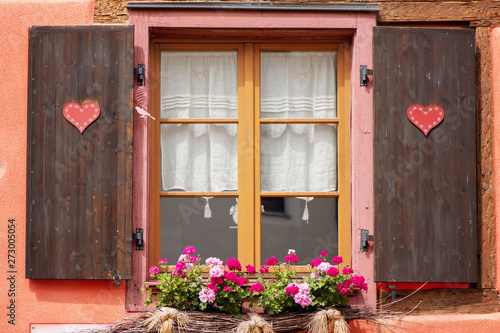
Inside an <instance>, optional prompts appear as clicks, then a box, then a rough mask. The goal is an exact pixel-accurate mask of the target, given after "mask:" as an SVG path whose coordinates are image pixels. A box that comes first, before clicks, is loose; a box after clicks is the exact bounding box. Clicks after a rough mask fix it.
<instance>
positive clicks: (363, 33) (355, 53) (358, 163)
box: [126, 8, 377, 311]
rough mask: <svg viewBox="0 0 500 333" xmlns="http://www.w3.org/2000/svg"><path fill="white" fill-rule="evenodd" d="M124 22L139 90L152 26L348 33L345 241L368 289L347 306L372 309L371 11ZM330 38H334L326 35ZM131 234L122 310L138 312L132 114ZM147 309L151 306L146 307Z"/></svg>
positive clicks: (139, 181) (144, 212)
mask: <svg viewBox="0 0 500 333" xmlns="http://www.w3.org/2000/svg"><path fill="white" fill-rule="evenodd" d="M129 15H130V16H129V17H130V21H129V24H131V25H134V26H135V48H134V52H135V66H137V64H139V63H141V64H145V65H146V81H145V86H146V88H148V85H149V77H148V76H149V69H150V68H151V66H150V61H149V59H150V57H149V50H150V45H149V40H150V35H149V34H150V30H151V29H152V28H172V29H217V28H220V29H225V30H228V31H230V30H233V31H237V30H242V29H245V30H247V29H266V32H267V33H269V31H271V32H272V31H273V29H274V30H275V31H278V29H280V30H283V29H302V30H305V31H308V32H310V35H311V36H313V35H314V33H315V31H316V32H319V31H321V30H322V31H324V30H325V29H331V30H332V31H333V32H334V31H335V30H337V31H338V32H339V35H341V36H342V37H344V36H345V32H346V31H348V30H349V31H351V32H352V36H351V40H352V42H351V52H352V59H351V66H352V67H351V87H350V92H351V101H350V109H351V112H350V124H351V133H350V137H351V138H350V140H351V142H350V143H351V220H352V221H351V228H352V229H351V237H352V239H351V243H352V266H353V267H354V269H355V270H356V271H357V272H359V274H361V275H363V276H365V278H366V280H367V283H368V286H369V291H368V292H367V293H357V294H356V296H355V297H353V299H352V300H351V304H358V305H370V304H371V305H373V306H375V302H376V289H377V286H376V284H375V283H374V281H373V276H374V272H373V266H374V265H373V248H369V250H368V252H360V251H359V248H360V244H359V240H360V230H361V229H368V230H369V231H370V232H373V201H374V199H373V162H372V156H373V131H372V128H373V105H372V98H373V96H372V87H371V84H369V85H368V87H360V85H359V66H360V65H367V66H368V68H372V28H373V27H374V26H376V13H374V12H345V11H343V12H335V11H318V12H316V11H262V10H244V11H238V10H213V9H206V10H187V9H179V10H153V9H132V8H131V9H129ZM332 37H335V36H334V35H332ZM133 175H134V176H133V186H134V190H133V230H135V229H136V228H142V229H144V238H145V244H146V246H145V250H144V251H136V250H135V249H134V252H133V256H132V257H133V259H132V265H133V266H132V267H133V279H132V280H131V281H127V292H126V310H127V311H144V310H146V307H145V306H144V300H145V297H144V294H143V293H142V292H141V288H142V287H143V286H144V284H145V282H146V279H147V270H148V244H149V223H148V221H149V120H146V119H144V118H139V116H138V115H137V114H136V113H134V171H133ZM150 309H151V308H150Z"/></svg>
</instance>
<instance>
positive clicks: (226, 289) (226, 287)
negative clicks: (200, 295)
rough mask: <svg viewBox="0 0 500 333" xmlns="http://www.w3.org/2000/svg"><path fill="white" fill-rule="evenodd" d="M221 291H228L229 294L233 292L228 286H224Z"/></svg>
mask: <svg viewBox="0 0 500 333" xmlns="http://www.w3.org/2000/svg"><path fill="white" fill-rule="evenodd" d="M223 290H224V291H229V292H232V291H233V289H231V288H229V287H228V286H225V287H224V289H223Z"/></svg>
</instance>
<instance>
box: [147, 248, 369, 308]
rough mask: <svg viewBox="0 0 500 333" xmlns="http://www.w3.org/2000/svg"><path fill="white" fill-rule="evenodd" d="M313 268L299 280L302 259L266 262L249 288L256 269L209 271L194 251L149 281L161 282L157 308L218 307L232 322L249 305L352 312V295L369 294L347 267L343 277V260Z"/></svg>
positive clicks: (225, 266)
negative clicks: (298, 266)
mask: <svg viewBox="0 0 500 333" xmlns="http://www.w3.org/2000/svg"><path fill="white" fill-rule="evenodd" d="M320 257H321V258H315V259H313V260H312V262H311V264H309V265H308V268H309V270H310V271H311V273H310V275H309V276H306V277H298V276H297V274H296V272H295V264H296V263H298V256H297V254H296V253H295V250H289V251H288V254H287V255H286V256H285V258H284V260H283V262H279V260H278V259H277V258H276V257H271V258H269V259H267V261H266V264H265V265H263V266H261V267H260V269H259V273H260V277H259V278H258V280H257V282H256V283H253V284H249V283H248V278H247V277H248V274H255V273H256V269H255V267H253V266H251V265H247V266H246V267H245V268H246V272H242V266H241V263H240V262H239V261H238V260H237V259H233V258H229V259H227V261H226V262H223V261H221V260H220V259H219V258H214V257H210V258H208V259H206V260H205V265H201V264H200V258H199V257H197V256H196V250H195V248H194V247H192V246H188V247H186V248H185V249H184V251H183V254H182V255H181V256H180V257H179V260H178V261H177V263H176V265H175V268H174V269H173V270H172V272H170V273H167V272H166V270H167V266H166V265H167V260H166V259H160V261H159V266H160V267H157V266H152V267H151V268H150V269H149V273H150V276H151V277H152V278H155V279H157V280H158V281H159V283H158V285H157V287H158V289H159V290H160V292H159V293H158V295H157V296H156V298H157V302H156V305H157V306H168V307H175V308H178V309H179V310H192V311H204V310H207V309H210V308H213V307H217V308H218V309H219V310H220V311H222V312H227V313H230V314H231V315H233V316H239V315H241V309H242V306H243V303H244V302H245V301H248V302H251V303H250V306H251V307H261V308H263V309H264V311H265V312H266V313H267V314H270V315H273V314H278V313H281V312H284V311H294V310H311V309H314V308H318V307H320V308H321V307H327V306H335V307H342V306H347V305H348V303H349V301H348V298H347V295H348V294H350V293H352V292H353V291H355V290H362V291H366V290H367V284H366V283H365V279H364V278H363V277H362V276H360V275H356V274H355V273H354V270H353V269H352V268H350V267H348V266H345V267H344V268H343V269H342V271H340V270H339V268H338V266H336V265H338V264H340V263H342V257H334V258H333V259H332V260H331V264H330V263H329V262H328V260H327V257H328V253H327V252H326V251H323V252H321V254H320ZM203 271H205V272H206V271H208V280H206V281H205V283H203V279H202V272H203ZM146 294H147V300H146V305H149V304H152V303H153V300H152V298H153V295H152V289H151V288H150V287H147V288H146Z"/></svg>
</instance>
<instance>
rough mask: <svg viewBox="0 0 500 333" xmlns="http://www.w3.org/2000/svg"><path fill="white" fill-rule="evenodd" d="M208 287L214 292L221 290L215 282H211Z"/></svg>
mask: <svg viewBox="0 0 500 333" xmlns="http://www.w3.org/2000/svg"><path fill="white" fill-rule="evenodd" d="M207 288H208V289H210V290H212V291H213V292H214V293H216V294H217V292H218V291H219V288H218V287H217V286H216V285H215V284H214V283H210V284H209V285H208V286H207Z"/></svg>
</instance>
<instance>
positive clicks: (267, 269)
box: [259, 265, 269, 273]
mask: <svg viewBox="0 0 500 333" xmlns="http://www.w3.org/2000/svg"><path fill="white" fill-rule="evenodd" d="M259 272H261V273H269V266H267V265H262V266H260V269H259Z"/></svg>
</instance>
